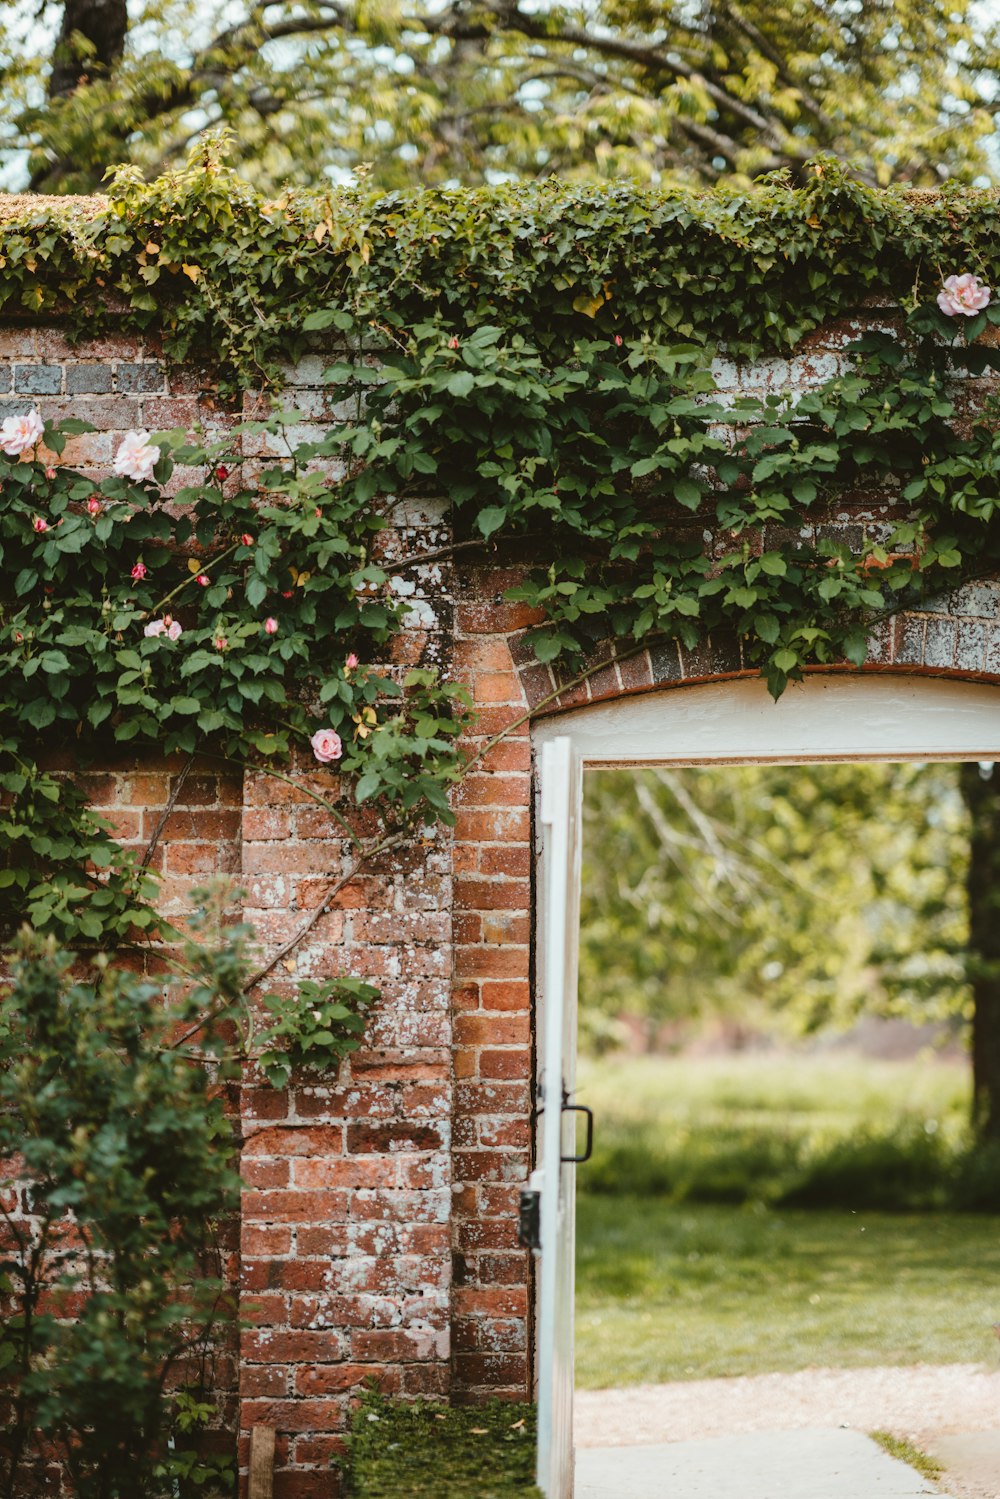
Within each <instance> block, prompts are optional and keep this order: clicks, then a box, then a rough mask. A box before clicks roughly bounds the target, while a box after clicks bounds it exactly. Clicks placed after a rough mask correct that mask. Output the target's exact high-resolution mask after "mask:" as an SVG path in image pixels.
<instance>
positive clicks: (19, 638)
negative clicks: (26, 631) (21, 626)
mask: <svg viewBox="0 0 1000 1499" xmlns="http://www.w3.org/2000/svg"><path fill="white" fill-rule="evenodd" d="M14 644H15V645H23V644H24V636H23V635H22V634H21V632H20V630H15V631H14Z"/></svg>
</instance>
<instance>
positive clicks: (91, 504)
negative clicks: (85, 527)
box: [87, 494, 104, 515]
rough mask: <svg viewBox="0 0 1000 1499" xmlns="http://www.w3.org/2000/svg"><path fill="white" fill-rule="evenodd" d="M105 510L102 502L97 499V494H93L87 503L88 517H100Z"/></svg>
mask: <svg viewBox="0 0 1000 1499" xmlns="http://www.w3.org/2000/svg"><path fill="white" fill-rule="evenodd" d="M103 509H104V506H103V505H102V504H101V502H100V500H99V499H98V498H97V496H96V495H95V494H92V495H91V496H90V499H89V500H88V501H87V514H88V515H100V513H101V511H102V510H103Z"/></svg>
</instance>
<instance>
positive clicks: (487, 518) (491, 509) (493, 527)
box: [476, 505, 507, 536]
mask: <svg viewBox="0 0 1000 1499" xmlns="http://www.w3.org/2000/svg"><path fill="white" fill-rule="evenodd" d="M506 519H507V511H506V508H505V507H504V506H503V505H487V507H486V509H485V510H480V512H479V514H478V515H477V516H476V525H477V526H478V527H479V529H480V531H481V532H482V534H483V535H484V536H492V535H493V533H494V531H499V529H500V527H501V526H502V525H503V523H504V521H505V520H506Z"/></svg>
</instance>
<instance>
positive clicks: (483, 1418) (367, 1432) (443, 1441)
mask: <svg viewBox="0 0 1000 1499" xmlns="http://www.w3.org/2000/svg"><path fill="white" fill-rule="evenodd" d="M535 1440H536V1428H535V1410H534V1406H530V1405H512V1404H507V1403H505V1402H503V1401H499V1400H495V1401H492V1402H491V1403H490V1404H489V1405H487V1406H483V1407H477V1408H476V1409H472V1410H468V1409H463V1410H452V1409H451V1408H450V1407H448V1406H442V1405H432V1404H427V1403H425V1402H423V1401H417V1402H415V1403H413V1404H402V1403H400V1404H394V1403H392V1402H390V1401H388V1400H386V1399H385V1398H384V1397H382V1396H380V1395H377V1394H374V1393H369V1394H367V1395H366V1396H365V1398H364V1400H363V1401H362V1403H361V1405H360V1407H359V1409H358V1410H357V1411H356V1412H355V1415H354V1420H353V1422H352V1426H351V1435H350V1438H349V1451H348V1457H347V1461H346V1464H345V1468H346V1473H347V1483H348V1493H349V1494H350V1495H351V1496H352V1499H508V1496H516V1499H541V1495H540V1491H539V1490H538V1489H537V1488H536V1487H535V1481H534V1475H535Z"/></svg>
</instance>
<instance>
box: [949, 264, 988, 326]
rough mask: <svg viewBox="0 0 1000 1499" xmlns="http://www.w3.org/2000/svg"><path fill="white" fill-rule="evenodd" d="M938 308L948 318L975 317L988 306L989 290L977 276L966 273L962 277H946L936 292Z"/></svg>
mask: <svg viewBox="0 0 1000 1499" xmlns="http://www.w3.org/2000/svg"><path fill="white" fill-rule="evenodd" d="M937 303H938V306H939V307H940V309H941V311H942V312H944V313H947V315H948V317H958V316H959V315H960V314H961V315H962V316H963V317H975V315H976V313H977V312H982V310H983V308H984V307H988V306H989V305H990V289H989V287H988V286H984V285H983V283H982V282H981V281H980V279H979V277H978V276H973V275H972V273H971V272H969V271H966V272H965V274H964V275H962V276H946V277H945V283H944V286H943V287H942V288H941V290H940V291H939V292H938V299H937Z"/></svg>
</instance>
